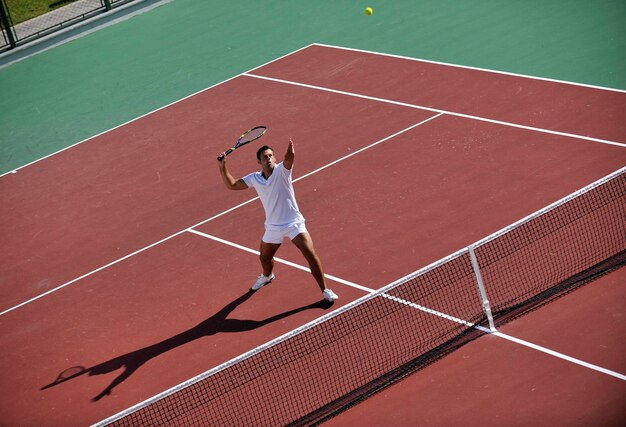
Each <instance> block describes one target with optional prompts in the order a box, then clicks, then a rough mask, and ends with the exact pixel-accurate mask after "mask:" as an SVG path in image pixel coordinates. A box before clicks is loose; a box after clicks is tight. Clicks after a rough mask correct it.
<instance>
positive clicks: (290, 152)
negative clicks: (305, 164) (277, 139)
mask: <svg viewBox="0 0 626 427" xmlns="http://www.w3.org/2000/svg"><path fill="white" fill-rule="evenodd" d="M295 155H296V152H295V149H294V148H293V141H292V140H291V138H289V145H288V146H287V153H285V160H283V166H285V169H289V170H291V168H292V167H293V160H294V158H295Z"/></svg>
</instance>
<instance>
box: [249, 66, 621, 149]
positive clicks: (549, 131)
mask: <svg viewBox="0 0 626 427" xmlns="http://www.w3.org/2000/svg"><path fill="white" fill-rule="evenodd" d="M243 76H246V77H252V78H255V79H262V80H269V81H273V82H276V83H282V84H287V85H292V86H300V87H304V88H307V89H314V90H319V91H324V92H330V93H335V94H339V95H345V96H351V97H354V98H361V99H368V100H370V101H376V102H384V103H387V104H393V105H399V106H402V107H408V108H415V109H419V110H426V111H432V112H434V113H440V114H448V115H450V116H456V117H463V118H466V119H472V120H478V121H481V122H487V123H494V124H498V125H502V126H509V127H514V128H519V129H525V130H530V131H534V132H541V133H548V134H551V135H558V136H565V137H568V138H576V139H584V140H587V141H593V142H599V143H602V144H608V145H616V146H618V147H623V148H626V144H624V143H621V142H616V141H609V140H606V139H600V138H593V137H590V136H583V135H577V134H574V133H566V132H559V131H555V130H549V129H543V128H537V127H533V126H525V125H519V124H516V123H509V122H503V121H501V120H494V119H488V118H485V117H480V116H472V115H470V114H463V113H456V112H454V111H448V110H441V109H439V108H432V107H425V106H422V105H415V104H408V103H406V102H400V101H393V100H391V99H385V98H377V97H374V96H368V95H361V94H358V93H352V92H346V91H343V90H337V89H329V88H325V87H322V86H315V85H310V84H306V83H298V82H293V81H290V80H283V79H277V78H274V77H265V76H260V75H258V74H250V73H244V74H243Z"/></svg>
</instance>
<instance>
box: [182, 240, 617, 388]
mask: <svg viewBox="0 0 626 427" xmlns="http://www.w3.org/2000/svg"><path fill="white" fill-rule="evenodd" d="M187 231H189V232H191V233H193V234H196V235H198V236H200V237H203V238H206V239H210V240H213V241H216V242H218V243H221V244H224V245H228V246H231V247H234V248H236V249H239V250H243V251H245V252H249V253H252V254H255V255H260V252H259V251H257V250H255V249H251V248H248V247H245V246H243V245H239V244H237V243H234V242H231V241H228V240H225V239H222V238H219V237H216V236H213V235H210V234H207V233H203V232H201V231H197V230H191V229H189V230H187ZM461 251H463V250H461ZM456 253H458V251H457V252H456ZM274 260H275V261H277V262H279V263H282V264H285V265H288V266H290V267H293V268H297V269H299V270H303V271H307V272H309V273H310V272H311V270H310V269H309V268H307V267H304V266H302V265H299V264H296V263H294V262H291V261H287V260H285V259H281V258H278V257H274ZM425 268H427V267H425ZM421 270H423V269H420V270H418V271H421ZM411 275H412V274H411ZM411 275H408V276H405V277H410V276H411ZM324 276H325V277H326V278H327V279H329V280H333V281H335V282H337V283H341V284H344V285H346V286H351V287H353V288H356V289H359V290H361V291H365V292H368V293H369V294H374V293H377V292H379V291H380V289H379V290H376V289H372V288H368V287H365V286H362V285H359V284H357V283H354V282H351V281H348V280H345V279H341V278H339V277H337V276H332V275H330V274H324ZM403 279H404V278H402V279H399V280H395V281H394V282H392V283H398V282H401V281H402V280H403ZM385 287H387V286H385ZM381 289H383V288H381ZM379 296H381V297H383V298H387V299H389V300H392V301H395V302H397V303H400V304H404V305H407V306H409V307H412V308H415V309H417V310H420V311H423V312H425V313H428V314H432V315H434V316H437V317H441V318H443V319H446V320H449V321H452V322H455V323H459V324H462V325H464V326H467V327H472V328H474V329H477V330H479V331H481V332H484V333H485V334H492V335H494V336H496V337H499V338H501V339H505V340H508V341H511V342H514V343H516V344H518V345H522V346H525V347H528V348H531V349H534V350H536V351H539V352H541V353H545V354H548V355H550V356H554V357H557V358H559V359H563V360H565V361H568V362H570V363H574V364H577V365H580V366H582V367H585V368H588V369H592V370H595V371H597V372H600V373H603V374H606V375H609V376H612V377H615V378H617V379H620V380H622V381H626V375H622V374H620V373H618V372H615V371H612V370H610V369H606V368H603V367H601V366H598V365H594V364H592V363H589V362H585V361H584V360H581V359H577V358H575V357H572V356H568V355H567V354H564V353H560V352H558V351H555V350H552V349H549V348H547V347H543V346H540V345H538V344H535V343H532V342H529V341H525V340H522V339H520V338H516V337H513V336H511V335H508V334H505V333H502V332H500V331H498V330H495V331H492V330H491V329H489V328H485V327H483V326H480V325H477V324H474V323H471V322H468V321H466V320H463V319H459V318H457V317H454V316H451V315H449V314H446V313H442V312H440V311H438V310H435V309H432V308H428V307H425V306H422V305H420V304H417V303H414V302H411V301H407V300H405V299H403V298H399V297H396V296H393V295H389V294H387V293H386V292H382V293H380V295H379ZM358 299H360V298H358ZM355 301H356V300H355ZM292 332H293V331H292Z"/></svg>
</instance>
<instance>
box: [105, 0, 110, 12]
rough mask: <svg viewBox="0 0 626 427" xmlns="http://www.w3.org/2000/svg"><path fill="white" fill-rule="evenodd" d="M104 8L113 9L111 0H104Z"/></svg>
mask: <svg viewBox="0 0 626 427" xmlns="http://www.w3.org/2000/svg"><path fill="white" fill-rule="evenodd" d="M104 8H105V9H106V10H111V0H104Z"/></svg>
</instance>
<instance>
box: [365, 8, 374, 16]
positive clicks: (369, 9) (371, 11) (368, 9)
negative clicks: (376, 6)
mask: <svg viewBox="0 0 626 427" xmlns="http://www.w3.org/2000/svg"><path fill="white" fill-rule="evenodd" d="M372 13H374V10H373V9H372V8H371V7H366V8H365V14H366V15H371V14H372Z"/></svg>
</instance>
